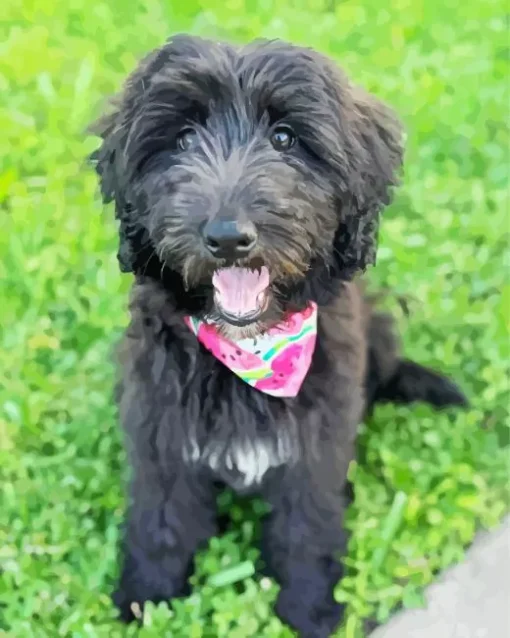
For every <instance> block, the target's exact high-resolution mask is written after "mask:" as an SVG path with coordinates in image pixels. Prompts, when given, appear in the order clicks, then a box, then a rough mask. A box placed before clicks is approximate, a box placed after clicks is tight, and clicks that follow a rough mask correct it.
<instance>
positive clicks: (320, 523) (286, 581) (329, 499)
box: [262, 470, 346, 638]
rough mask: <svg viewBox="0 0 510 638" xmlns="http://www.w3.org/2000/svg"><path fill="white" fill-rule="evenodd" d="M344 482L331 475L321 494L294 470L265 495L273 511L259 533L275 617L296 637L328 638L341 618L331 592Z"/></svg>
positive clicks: (342, 540)
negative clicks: (274, 592) (273, 588)
mask: <svg viewBox="0 0 510 638" xmlns="http://www.w3.org/2000/svg"><path fill="white" fill-rule="evenodd" d="M336 480H337V481H338V483H336V484H335V481H336ZM344 481H345V476H343V477H342V476H337V475H335V474H333V475H332V476H330V480H329V481H328V483H329V486H330V489H329V491H323V489H321V488H319V486H318V485H314V484H313V481H311V480H310V475H309V474H308V472H307V471H299V470H293V471H292V472H291V473H289V474H288V476H287V477H286V478H285V479H284V480H283V481H281V482H280V481H278V483H277V481H275V482H274V484H273V485H272V486H271V487H270V489H269V490H268V493H267V496H268V500H269V502H270V504H271V506H272V512H271V514H270V515H269V517H268V520H267V521H266V524H265V527H264V530H263V538H262V557H263V559H264V561H265V562H266V565H267V567H268V568H269V573H270V574H271V575H273V576H274V577H275V579H276V580H277V582H278V584H279V585H280V587H281V589H280V593H279V596H278V599H277V602H276V613H277V614H278V616H279V617H280V618H281V619H282V620H283V621H284V622H286V623H287V624H288V625H290V626H291V627H292V628H294V629H295V630H296V631H297V632H298V635H299V636H300V637H301V638H328V637H329V636H330V635H331V633H332V632H333V631H334V629H335V628H336V627H337V626H338V624H339V623H340V621H341V619H342V615H343V606H342V605H340V604H339V603H337V602H336V601H335V599H334V588H335V586H336V584H337V583H338V582H339V580H340V579H341V577H342V566H341V564H340V562H339V557H341V556H342V555H343V554H344V552H345V549H346V533H345V532H344V531H343V529H342V517H343V511H344V508H345V497H344V495H343V494H342V491H341V487H342V484H343V483H344ZM322 487H324V486H322Z"/></svg>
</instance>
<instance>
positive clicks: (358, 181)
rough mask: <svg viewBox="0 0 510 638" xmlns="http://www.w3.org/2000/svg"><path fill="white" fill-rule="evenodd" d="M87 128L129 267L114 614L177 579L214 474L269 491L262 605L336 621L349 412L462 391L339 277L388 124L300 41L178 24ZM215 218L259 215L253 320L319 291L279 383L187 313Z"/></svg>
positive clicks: (358, 244)
mask: <svg viewBox="0 0 510 638" xmlns="http://www.w3.org/2000/svg"><path fill="white" fill-rule="evenodd" d="M281 122H284V123H286V124H288V125H290V126H291V127H292V128H293V130H294V131H295V133H296V136H297V140H298V142H297V144H295V145H294V146H293V147H292V148H291V149H290V150H289V151H287V152H285V153H282V152H277V151H276V150H274V148H272V147H271V145H270V144H269V142H268V136H269V133H270V131H271V130H273V128H274V126H275V125H276V124H278V123H281ZM187 126H192V127H193V129H194V131H195V132H196V135H197V140H198V143H197V145H196V147H195V148H193V149H192V150H187V151H184V152H183V151H180V150H179V148H178V145H177V142H176V139H177V136H178V134H179V132H180V131H181V130H182V129H183V127H187ZM94 130H95V132H96V133H98V134H99V135H100V136H101V138H102V140H103V142H102V146H101V147H100V149H99V150H98V151H97V153H96V154H95V156H94V159H95V161H96V166H97V171H98V173H99V175H100V181H101V189H102V194H103V198H104V201H105V202H109V201H114V202H115V209H116V214H117V217H118V219H119V220H120V249H119V261H120V265H121V268H122V270H123V271H130V272H133V273H134V274H135V283H134V288H133V292H132V298H131V306H130V309H131V324H130V326H129V328H128V330H127V333H126V336H125V339H124V342H123V346H122V348H121V356H120V359H121V366H122V380H121V383H120V386H119V408H120V417H121V420H122V423H123V425H124V428H125V431H126V435H127V444H128V447H129V452H130V459H131V463H132V466H133V478H132V481H131V489H130V496H131V500H130V505H129V510H128V514H127V522H126V532H125V537H124V544H123V555H124V562H123V568H122V574H121V578H120V583H119V586H118V589H117V591H116V593H115V595H114V600H115V603H116V605H117V606H118V607H119V609H120V612H121V617H122V618H123V619H124V620H126V621H129V620H132V619H133V617H134V613H133V603H137V604H138V605H140V606H141V607H143V603H144V602H145V601H148V600H151V601H161V600H170V599H172V598H174V597H176V596H182V595H184V594H186V593H187V591H188V585H187V580H188V576H189V574H190V571H191V569H192V564H193V556H194V554H195V551H196V549H197V548H198V547H199V545H200V544H201V543H203V542H205V541H207V539H209V538H210V537H211V536H212V535H214V534H216V533H217V530H218V527H217V517H216V510H215V503H216V494H217V490H218V489H220V487H221V486H222V485H228V486H231V487H233V488H234V489H236V490H239V491H249V492H251V491H256V492H258V493H260V494H261V495H262V496H263V497H265V498H266V499H267V501H268V502H269V504H270V505H271V514H270V516H269V517H268V519H267V520H266V521H265V523H264V532H263V539H262V554H263V558H264V560H265V562H266V563H267V565H268V567H269V569H270V572H271V573H272V574H273V575H274V576H275V577H276V579H277V580H278V582H279V584H280V585H281V591H280V594H279V596H278V600H277V604H276V611H277V613H278V614H279V615H280V616H281V618H282V619H284V620H285V621H286V622H288V623H289V624H290V625H291V626H293V627H294V628H295V629H296V630H298V632H299V634H300V635H301V636H306V637H310V638H311V637H314V638H320V637H326V636H329V635H330V633H331V631H332V630H333V628H334V627H335V626H336V625H337V624H338V623H339V622H340V620H341V617H342V606H341V605H340V604H338V603H337V602H335V600H334V597H333V588H334V586H335V584H336V583H337V582H338V581H339V579H340V578H341V577H342V566H341V562H340V561H338V560H337V558H338V555H339V554H340V555H341V554H342V553H343V552H344V551H345V546H346V535H345V533H344V532H343V531H342V525H341V523H342V516H343V512H344V509H345V506H346V500H345V499H346V497H345V494H344V488H345V484H346V476H347V469H348V466H349V463H350V461H351V460H352V458H353V456H354V440H355V435H356V427H357V425H358V423H359V422H360V420H361V419H362V417H363V414H364V412H365V411H367V410H368V411H370V409H371V406H372V404H373V402H374V401H377V400H401V401H405V402H409V401H412V400H415V399H418V400H420V399H422V400H428V401H431V402H432V403H434V404H436V405H442V404H450V403H463V402H464V398H463V395H462V394H461V393H460V391H458V390H457V389H456V388H455V387H454V386H453V385H451V384H450V385H448V384H449V382H448V381H445V380H443V378H442V377H439V376H437V375H435V373H432V372H430V371H425V370H424V369H422V368H421V367H420V366H417V365H416V364H411V363H409V362H403V361H402V360H401V359H400V357H399V354H398V347H397V343H396V340H395V337H394V335H393V333H392V330H391V325H390V324H389V323H388V322H387V320H386V319H385V318H384V317H383V316H381V315H377V314H375V313H373V312H372V311H371V308H370V305H369V304H368V302H367V301H366V300H365V299H364V297H363V295H362V293H361V292H360V289H359V288H358V286H357V285H356V284H355V283H352V281H351V280H352V278H353V276H354V275H355V273H356V272H358V271H362V270H364V268H365V267H366V266H367V265H368V264H370V263H372V262H373V261H374V257H375V250H376V235H377V227H378V216H379V213H380V211H381V210H382V208H383V207H384V206H386V205H387V204H388V203H389V202H390V200H391V189H392V187H393V186H394V185H396V184H397V182H398V177H397V176H398V171H399V169H400V166H401V163H402V147H401V130H400V126H399V124H398V122H397V120H396V119H395V118H394V116H393V115H392V113H391V111H390V110H389V109H387V108H386V107H385V106H383V105H382V104H381V103H380V102H379V101H377V100H376V99H375V98H373V97H370V96H368V95H367V94H366V93H364V92H363V91H362V90H361V89H358V88H355V87H353V86H351V84H350V83H349V82H348V81H347V79H346V78H345V76H344V75H343V74H342V73H341V72H340V71H339V70H338V69H337V68H336V67H334V66H333V64H332V63H331V62H330V61H329V60H327V59H326V58H325V57H323V56H321V55H320V54H318V53H316V52H314V51H311V50H308V49H304V48H300V47H296V46H292V45H290V44H286V43H283V42H279V41H272V42H266V41H261V42H256V43H253V44H251V45H249V46H247V47H243V48H235V47H233V46H231V45H227V44H222V43H214V42H211V41H207V40H202V39H199V38H193V37H189V36H177V37H174V38H172V39H171V40H170V41H169V42H168V43H166V44H165V45H164V46H162V47H161V48H159V49H158V50H156V51H154V52H153V53H151V54H150V55H149V56H148V57H146V58H145V59H144V60H143V61H142V63H141V64H140V65H139V67H138V68H137V69H136V70H135V72H134V73H133V74H132V75H131V77H130V78H129V79H128V81H127V82H126V85H125V88H124V90H123V92H122V94H121V95H120V96H119V97H118V98H117V100H116V103H115V108H114V110H113V112H112V113H110V114H108V115H107V116H105V117H104V118H102V119H101V120H100V121H99V123H97V125H96V126H95V128H94ZM215 216H221V217H226V218H229V219H236V220H239V219H248V218H249V219H250V220H251V221H252V222H253V223H254V224H255V226H256V227H257V231H258V233H259V242H258V244H257V249H256V252H255V254H254V255H250V259H249V260H247V261H246V262H243V263H246V264H247V265H251V266H253V267H257V265H259V266H260V264H265V265H266V266H268V267H269V270H270V271H271V273H272V284H271V295H272V296H271V304H270V308H269V310H268V312H267V314H266V315H265V316H264V318H263V320H261V322H259V324H257V329H258V330H263V329H264V328H265V327H266V326H267V325H268V324H270V323H271V322H273V321H275V320H277V319H278V318H279V317H280V316H281V315H282V313H283V312H285V311H287V310H290V309H297V308H303V307H304V306H306V305H307V304H308V303H309V302H310V301H311V300H313V301H315V302H317V303H318V305H319V327H318V339H317V347H316V351H315V354H314V357H313V363H312V366H311V369H310V371H309V374H308V376H307V378H306V380H305V382H304V385H303V387H302V390H301V392H300V394H299V395H298V397H297V398H295V399H284V398H283V399H282V398H274V397H271V396H268V395H266V394H263V393H261V392H259V391H257V390H254V389H253V388H251V387H250V386H248V385H247V384H245V383H243V382H242V381H241V380H239V379H238V378H237V377H236V376H234V375H233V374H232V373H231V372H230V371H229V370H228V369H227V368H225V367H224V366H223V365H222V364H221V363H219V362H218V361H217V360H216V359H215V358H214V357H213V356H212V355H211V354H210V353H209V352H207V351H206V350H205V349H204V348H203V347H202V346H201V345H200V344H199V343H198V341H197V340H196V338H195V337H194V336H193V335H192V334H191V333H190V331H189V330H188V329H187V327H186V326H185V324H184V322H183V317H184V315H185V314H194V315H203V314H204V313H207V312H210V311H211V309H212V303H213V302H212V294H211V292H212V286H211V277H212V274H213V272H214V270H215V269H216V268H217V267H218V262H217V260H215V259H214V257H212V256H211V255H210V254H209V253H208V252H207V251H206V250H205V249H204V247H203V245H202V243H201V240H200V228H201V225H202V224H203V223H204V222H205V221H206V220H207V219H211V218H213V217H215ZM367 364H368V366H369V369H368V370H367ZM411 373H412V374H413V375H414V376H413V378H414V379H415V380H416V383H411V382H410V381H409V379H410V378H411V376H410V375H411ZM421 379H424V380H425V383H422V382H421ZM425 386H426V388H425ZM248 461H249V462H248ZM250 463H251V467H248V465H250ZM250 472H251V474H250Z"/></svg>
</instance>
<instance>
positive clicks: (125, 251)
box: [89, 109, 142, 272]
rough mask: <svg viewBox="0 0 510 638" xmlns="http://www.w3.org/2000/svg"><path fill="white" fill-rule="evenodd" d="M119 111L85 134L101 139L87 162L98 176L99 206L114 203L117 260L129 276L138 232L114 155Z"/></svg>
mask: <svg viewBox="0 0 510 638" xmlns="http://www.w3.org/2000/svg"><path fill="white" fill-rule="evenodd" d="M118 118H119V111H118V110H117V109H115V110H114V111H113V112H112V113H109V114H108V115H105V116H103V117H101V118H99V119H98V120H97V121H96V122H94V123H93V124H92V125H91V126H90V127H89V132H90V133H92V134H93V135H96V136H98V137H100V138H101V140H102V141H101V145H100V146H99V148H98V149H97V150H95V151H94V152H93V153H92V154H91V155H90V158H89V160H90V161H91V163H92V164H93V166H94V168H95V170H96V173H97V174H98V176H99V185H100V189H101V196H102V199H103V203H105V204H109V203H110V202H114V203H115V217H116V218H117V219H118V220H119V250H118V253H117V259H118V261H119V266H120V269H121V271H122V272H133V271H134V269H135V264H134V257H135V254H136V248H135V246H136V244H137V238H138V235H139V234H140V233H141V232H142V231H141V229H139V228H138V227H137V225H136V223H135V219H134V218H133V217H134V216H133V209H132V206H131V204H130V203H129V201H127V200H126V193H125V185H123V184H122V175H121V170H120V167H119V157H118V155H119V154H121V153H122V149H121V148H120V136H119V132H118Z"/></svg>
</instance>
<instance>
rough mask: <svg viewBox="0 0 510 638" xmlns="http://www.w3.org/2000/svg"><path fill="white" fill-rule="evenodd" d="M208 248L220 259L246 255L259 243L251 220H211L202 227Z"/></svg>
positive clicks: (237, 257)
mask: <svg viewBox="0 0 510 638" xmlns="http://www.w3.org/2000/svg"><path fill="white" fill-rule="evenodd" d="M202 237H203V238H204V243H205V245H206V247H207V250H208V251H209V252H210V253H211V254H212V255H214V256H215V257H218V258H219V259H239V258H241V257H246V256H247V255H248V254H249V253H250V252H251V251H252V250H253V248H254V247H255V244H256V243H257V231H256V230H255V226H254V225H253V224H252V223H251V222H237V221H221V220H211V221H209V222H207V223H206V224H205V226H204V227H203V229H202Z"/></svg>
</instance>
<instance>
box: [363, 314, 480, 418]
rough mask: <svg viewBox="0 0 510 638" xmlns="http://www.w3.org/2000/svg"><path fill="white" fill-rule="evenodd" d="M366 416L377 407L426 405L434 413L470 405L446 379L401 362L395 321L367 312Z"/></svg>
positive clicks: (461, 393)
mask: <svg viewBox="0 0 510 638" xmlns="http://www.w3.org/2000/svg"><path fill="white" fill-rule="evenodd" d="M367 327H368V366H367V368H368V369H367V376H366V393H367V414H368V415H370V414H371V412H372V410H373V408H374V405H375V404H376V403H399V404H408V403H415V402H418V401H420V402H424V403H429V404H430V405H432V406H433V407H435V408H437V409H441V408H447V407H450V406H459V407H466V406H468V405H469V401H468V399H467V397H466V395H465V394H464V392H463V391H462V390H461V389H460V388H459V386H458V385H457V384H456V383H454V382H453V381H452V380H450V379H449V378H448V377H447V376H445V375H443V374H441V373H439V372H436V371H435V370H432V369H430V368H427V367H425V366H422V365H420V364H419V363H416V362H414V361H410V360H408V359H405V358H402V357H401V355H400V343H399V339H398V336H397V334H396V331H395V321H394V319H393V317H391V316H390V315H387V314H384V313H379V312H374V311H373V308H372V310H371V312H370V317H369V321H368V326H367Z"/></svg>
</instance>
